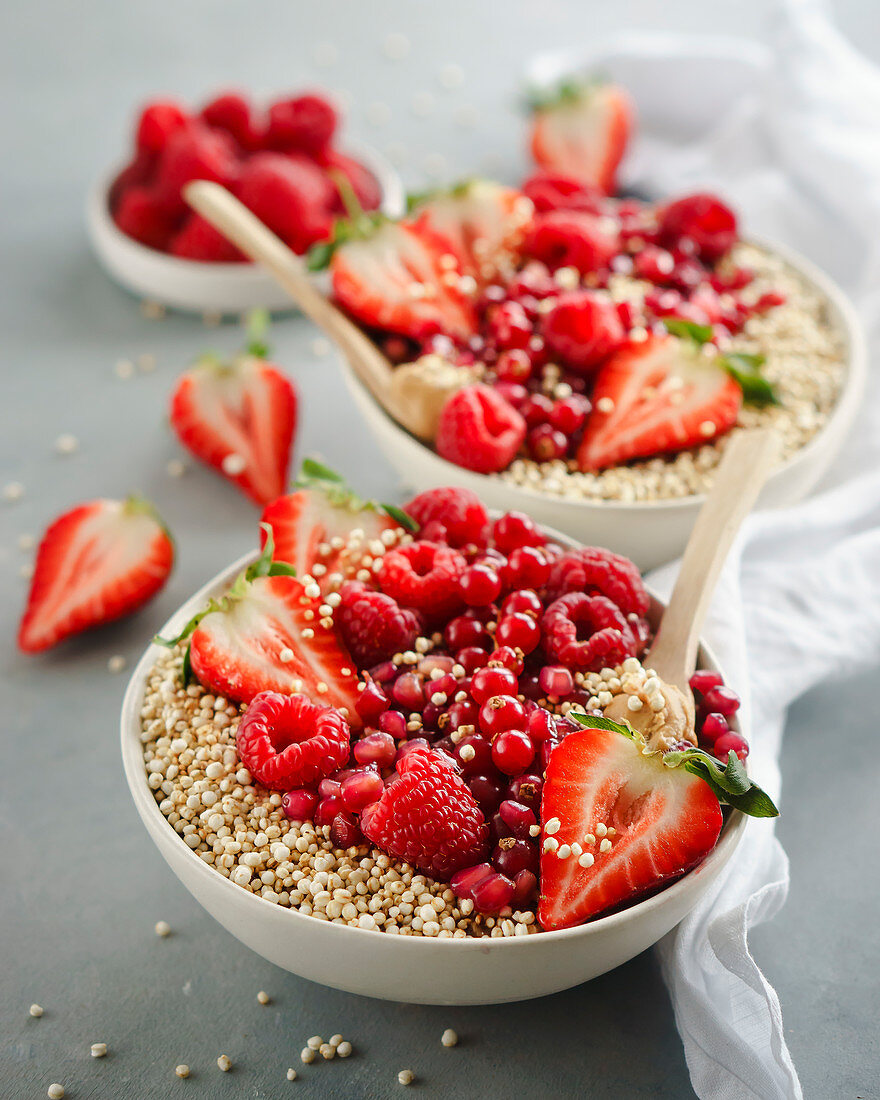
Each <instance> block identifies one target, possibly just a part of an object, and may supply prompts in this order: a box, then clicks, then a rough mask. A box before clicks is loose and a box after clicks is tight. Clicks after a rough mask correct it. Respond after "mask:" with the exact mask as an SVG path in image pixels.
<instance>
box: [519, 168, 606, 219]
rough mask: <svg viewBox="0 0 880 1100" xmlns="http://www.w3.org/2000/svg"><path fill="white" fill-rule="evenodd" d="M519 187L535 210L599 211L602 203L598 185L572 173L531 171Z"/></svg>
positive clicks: (603, 197)
mask: <svg viewBox="0 0 880 1100" xmlns="http://www.w3.org/2000/svg"><path fill="white" fill-rule="evenodd" d="M521 190H522V192H523V194H525V195H527V196H528V197H529V198H530V199H531V200H532V203H533V204H534V207H535V210H537V211H538V213H539V214H544V213H546V212H547V211H548V210H585V211H586V212H587V213H588V214H601V213H602V212H603V210H604V209H605V205H606V203H605V195H604V194H603V192H601V191H600V190H599V189H598V188H596V187H592V186H591V185H590V184H588V183H581V181H580V180H577V179H574V178H573V177H572V176H563V175H558V174H555V173H551V172H535V173H534V175H532V176H530V177H529V178H528V179H527V180H526V181H525V183H524V184H523V185H522V188H521Z"/></svg>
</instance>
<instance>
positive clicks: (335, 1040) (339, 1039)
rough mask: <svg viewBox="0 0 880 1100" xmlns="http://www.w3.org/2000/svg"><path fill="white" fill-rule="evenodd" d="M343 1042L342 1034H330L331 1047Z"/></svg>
mask: <svg viewBox="0 0 880 1100" xmlns="http://www.w3.org/2000/svg"><path fill="white" fill-rule="evenodd" d="M341 1042H342V1036H341V1035H331V1036H330V1046H331V1047H338V1046H339V1044H340V1043H341Z"/></svg>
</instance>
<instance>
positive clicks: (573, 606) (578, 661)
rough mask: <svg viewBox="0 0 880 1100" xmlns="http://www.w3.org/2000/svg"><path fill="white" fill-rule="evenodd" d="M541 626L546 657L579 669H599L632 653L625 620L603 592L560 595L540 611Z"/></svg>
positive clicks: (628, 630) (619, 661)
mask: <svg viewBox="0 0 880 1100" xmlns="http://www.w3.org/2000/svg"><path fill="white" fill-rule="evenodd" d="M541 630H542V632H543V645H544V650H545V651H546V653H547V655H548V657H550V659H551V660H553V661H558V662H559V664H562V665H565V666H566V668H570V669H574V670H577V671H580V672H599V671H600V670H601V669H603V668H606V667H613V666H614V665H618V664H620V663H621V662H622V661H624V660H625V659H626V658H627V657H633V656H635V653H636V648H637V643H636V640H635V638H634V636H633V633H632V631H631V629H630V627H629V624H628V623H627V621H626V619H625V618H624V616H623V614H622V613H621V611H620V610H619V609H618V608H617V607H616V606H615V605H614V604H613V603H612V602H611V600H609V599H607V598H606V597H605V596H588V595H587V594H586V593H585V592H569V594H568V595H567V596H561V597H560V598H559V599H558V600H555V601H554V602H553V603H552V604H551V605H550V606H549V607H548V608H547V610H546V611H545V612H544V615H543V617H542V619H541Z"/></svg>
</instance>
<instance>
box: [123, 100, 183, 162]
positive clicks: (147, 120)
mask: <svg viewBox="0 0 880 1100" xmlns="http://www.w3.org/2000/svg"><path fill="white" fill-rule="evenodd" d="M188 121H189V116H188V115H187V113H186V111H184V109H183V107H181V106H180V104H179V103H176V102H175V101H174V100H173V99H156V100H153V102H152V103H148V104H147V105H146V107H144V109H143V111H141V115H140V118H139V119H138V122H137V128H136V130H135V145H136V146H137V149H138V152H142V153H143V152H146V153H161V152H162V150H163V149H164V148H165V146H166V145H167V144H168V139H169V138H170V137H171V135H172V134H174V133H176V132H177V131H178V130H179V129H181V127H183V126H185V125H186V123H187V122H188Z"/></svg>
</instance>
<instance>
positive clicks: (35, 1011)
mask: <svg viewBox="0 0 880 1100" xmlns="http://www.w3.org/2000/svg"><path fill="white" fill-rule="evenodd" d="M28 1011H29V1012H30V1014H31V1016H33V1017H34V1019H35V1020H39V1018H40V1017H41V1016H42V1015H43V1006H42V1005H31V1007H30V1008H29V1009H28Z"/></svg>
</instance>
